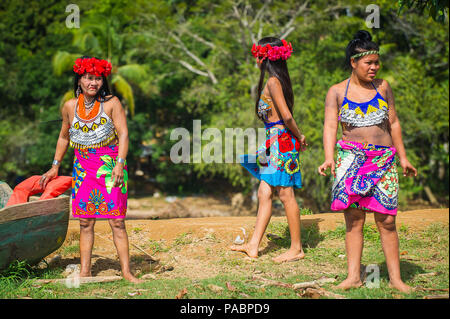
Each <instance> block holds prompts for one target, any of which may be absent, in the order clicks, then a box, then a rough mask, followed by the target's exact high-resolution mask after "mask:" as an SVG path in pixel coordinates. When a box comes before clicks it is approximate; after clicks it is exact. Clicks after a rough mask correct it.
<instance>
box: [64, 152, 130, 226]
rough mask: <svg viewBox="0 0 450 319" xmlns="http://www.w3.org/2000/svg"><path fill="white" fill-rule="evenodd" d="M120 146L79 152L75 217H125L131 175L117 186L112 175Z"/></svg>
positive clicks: (75, 170)
mask: <svg viewBox="0 0 450 319" xmlns="http://www.w3.org/2000/svg"><path fill="white" fill-rule="evenodd" d="M117 155H118V146H117V145H110V146H104V147H99V148H88V149H83V150H78V149H75V158H74V161H73V171H72V215H73V217H81V218H125V215H126V212H127V199H128V189H127V186H128V172H127V166H126V163H125V166H124V178H123V179H124V181H123V183H122V184H121V185H119V186H118V187H113V184H114V182H113V181H112V180H111V174H112V170H113V168H114V166H115V165H116V160H117Z"/></svg>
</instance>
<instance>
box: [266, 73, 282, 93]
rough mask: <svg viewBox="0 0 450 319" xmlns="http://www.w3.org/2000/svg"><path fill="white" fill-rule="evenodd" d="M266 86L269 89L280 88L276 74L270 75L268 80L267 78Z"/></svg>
mask: <svg viewBox="0 0 450 319" xmlns="http://www.w3.org/2000/svg"><path fill="white" fill-rule="evenodd" d="M267 87H268V88H269V90H271V91H272V90H276V89H281V88H282V87H281V82H280V80H278V78H277V77H276V76H271V77H270V78H269V79H268V80H267Z"/></svg>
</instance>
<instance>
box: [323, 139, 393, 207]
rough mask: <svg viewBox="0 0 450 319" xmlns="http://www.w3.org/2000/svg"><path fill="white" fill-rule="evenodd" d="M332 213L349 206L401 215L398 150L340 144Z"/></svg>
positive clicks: (339, 142)
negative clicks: (398, 207) (398, 210)
mask: <svg viewBox="0 0 450 319" xmlns="http://www.w3.org/2000/svg"><path fill="white" fill-rule="evenodd" d="M336 146H337V151H338V156H337V161H336V170H335V172H336V178H335V179H334V182H333V187H332V192H331V196H332V202H331V209H332V210H343V209H347V208H349V207H353V208H359V209H362V210H365V211H372V212H377V213H382V214H389V215H397V206H398V189H399V187H398V174H397V165H396V163H395V153H396V149H395V148H394V147H387V146H380V145H373V144H362V143H357V142H348V141H342V140H341V141H338V143H337V145H336Z"/></svg>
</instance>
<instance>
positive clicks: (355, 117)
mask: <svg viewBox="0 0 450 319" xmlns="http://www.w3.org/2000/svg"><path fill="white" fill-rule="evenodd" d="M349 84H350V79H349V80H348V82H347V88H346V89H345V96H344V101H343V102H342V106H341V108H340V110H339V121H341V122H342V123H345V124H348V125H350V126H356V127H364V126H372V125H378V124H381V123H383V122H384V121H385V120H387V119H388V118H389V106H388V104H387V102H386V100H385V99H384V98H383V96H382V95H381V94H380V93H379V92H378V90H377V88H376V87H375V85H374V84H373V82H372V85H373V87H374V89H375V91H376V92H377V94H376V95H375V96H374V97H373V99H371V100H370V101H368V102H364V103H356V102H353V101H350V100H349V99H347V92H348V85H349Z"/></svg>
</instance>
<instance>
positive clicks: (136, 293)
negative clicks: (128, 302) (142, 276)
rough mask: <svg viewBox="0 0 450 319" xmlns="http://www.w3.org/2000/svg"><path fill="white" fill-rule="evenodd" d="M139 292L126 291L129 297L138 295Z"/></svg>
mask: <svg viewBox="0 0 450 319" xmlns="http://www.w3.org/2000/svg"><path fill="white" fill-rule="evenodd" d="M140 294H141V293H140V292H139V291H134V292H129V293H128V296H131V297H133V296H138V295H140Z"/></svg>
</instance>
